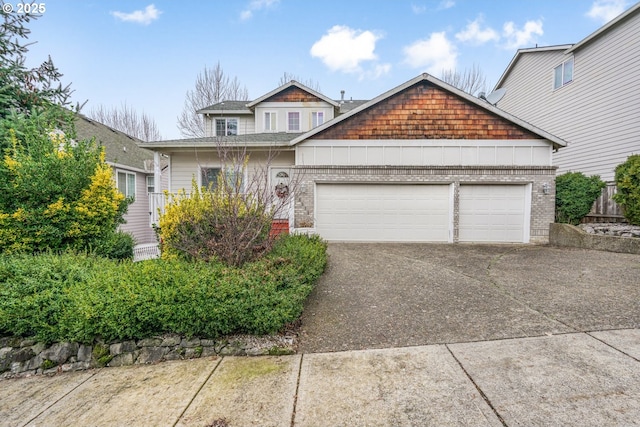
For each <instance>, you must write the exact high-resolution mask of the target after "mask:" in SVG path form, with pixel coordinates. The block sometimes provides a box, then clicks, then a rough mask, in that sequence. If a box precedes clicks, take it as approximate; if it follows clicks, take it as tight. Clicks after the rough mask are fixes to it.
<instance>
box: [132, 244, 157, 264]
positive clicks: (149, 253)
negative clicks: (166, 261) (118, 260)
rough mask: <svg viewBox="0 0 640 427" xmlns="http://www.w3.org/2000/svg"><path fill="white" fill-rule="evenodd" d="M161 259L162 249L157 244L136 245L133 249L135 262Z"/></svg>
mask: <svg viewBox="0 0 640 427" xmlns="http://www.w3.org/2000/svg"><path fill="white" fill-rule="evenodd" d="M155 258H160V247H159V245H158V244H157V243H148V244H144V245H136V246H135V247H134V248H133V261H134V262H137V261H144V260H147V259H155Z"/></svg>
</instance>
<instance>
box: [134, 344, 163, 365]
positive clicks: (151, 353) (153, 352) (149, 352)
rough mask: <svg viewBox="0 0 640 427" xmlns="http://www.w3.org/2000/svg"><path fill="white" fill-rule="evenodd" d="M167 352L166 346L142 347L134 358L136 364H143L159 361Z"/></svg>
mask: <svg viewBox="0 0 640 427" xmlns="http://www.w3.org/2000/svg"><path fill="white" fill-rule="evenodd" d="M168 352H169V348H168V347H143V348H142V350H140V355H139V356H138V358H137V359H136V364H138V365H144V364H148V363H157V362H160V361H161V360H162V358H163V357H164V355H165V354H167V353H168Z"/></svg>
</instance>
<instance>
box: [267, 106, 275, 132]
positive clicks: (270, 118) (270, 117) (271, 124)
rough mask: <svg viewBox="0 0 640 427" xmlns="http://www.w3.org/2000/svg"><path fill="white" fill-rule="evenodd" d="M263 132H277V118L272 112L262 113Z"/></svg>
mask: <svg viewBox="0 0 640 427" xmlns="http://www.w3.org/2000/svg"><path fill="white" fill-rule="evenodd" d="M264 130H265V131H267V132H275V131H277V130H278V116H277V115H276V113H275V112H274V111H266V112H265V113H264Z"/></svg>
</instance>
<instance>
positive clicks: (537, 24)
mask: <svg viewBox="0 0 640 427" xmlns="http://www.w3.org/2000/svg"><path fill="white" fill-rule="evenodd" d="M543 34H544V31H542V21H540V20H537V21H527V22H526V23H525V24H524V27H522V29H518V28H517V27H516V24H514V23H513V22H506V23H505V24H504V27H503V31H502V35H503V36H504V38H506V39H507V42H506V44H505V46H504V48H505V49H509V50H511V49H518V48H521V47H524V46H530V45H532V44H533V42H534V40H535V36H536V35H538V36H541V35H543Z"/></svg>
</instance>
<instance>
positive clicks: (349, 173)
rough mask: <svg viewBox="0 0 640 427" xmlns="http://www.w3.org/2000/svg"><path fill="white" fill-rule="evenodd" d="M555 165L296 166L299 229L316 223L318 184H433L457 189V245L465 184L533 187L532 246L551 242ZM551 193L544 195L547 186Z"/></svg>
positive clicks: (455, 234) (455, 208) (296, 218)
mask: <svg viewBox="0 0 640 427" xmlns="http://www.w3.org/2000/svg"><path fill="white" fill-rule="evenodd" d="M555 173H556V167H555V166H505V167H500V166H497V167H496V166H493V167H483V166H437V167H435V166H295V167H294V174H295V180H296V182H297V184H296V195H295V207H294V209H295V211H294V218H295V227H296V228H301V227H309V226H315V224H314V211H315V206H314V203H315V194H314V189H315V185H314V184H315V183H408V184H409V183H430V184H451V183H453V184H454V185H455V187H454V212H453V217H454V219H453V222H454V242H457V241H458V227H459V199H458V197H459V188H460V185H461V184H463V185H464V184H481V183H484V184H528V183H531V184H532V194H531V228H530V241H531V242H532V243H547V242H548V240H549V224H550V223H552V222H553V221H554V215H555ZM544 184H548V186H549V193H548V194H544V192H543V185H544Z"/></svg>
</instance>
